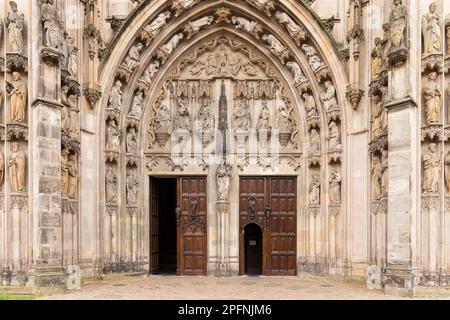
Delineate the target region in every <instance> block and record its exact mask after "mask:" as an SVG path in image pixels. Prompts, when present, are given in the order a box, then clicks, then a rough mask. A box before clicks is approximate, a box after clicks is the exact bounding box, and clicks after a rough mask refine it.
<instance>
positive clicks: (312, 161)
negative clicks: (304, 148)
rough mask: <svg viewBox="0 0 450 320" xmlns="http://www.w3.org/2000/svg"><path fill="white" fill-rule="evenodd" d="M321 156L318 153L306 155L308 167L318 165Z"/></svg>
mask: <svg viewBox="0 0 450 320" xmlns="http://www.w3.org/2000/svg"><path fill="white" fill-rule="evenodd" d="M321 159H322V157H321V156H320V155H310V156H309V157H308V165H309V167H320V162H321Z"/></svg>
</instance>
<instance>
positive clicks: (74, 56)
mask: <svg viewBox="0 0 450 320" xmlns="http://www.w3.org/2000/svg"><path fill="white" fill-rule="evenodd" d="M64 44H65V45H64V47H65V50H64V56H65V60H64V63H63V66H64V67H65V68H67V71H69V74H70V76H71V78H72V79H76V78H77V75H78V48H77V47H76V46H75V39H74V38H73V37H70V36H68V37H67V40H66V41H65V42H64Z"/></svg>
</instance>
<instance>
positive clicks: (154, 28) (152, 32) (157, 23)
mask: <svg viewBox="0 0 450 320" xmlns="http://www.w3.org/2000/svg"><path fill="white" fill-rule="evenodd" d="M171 15H172V14H171V12H170V11H166V12H163V13H160V14H159V15H158V16H157V17H156V18H155V20H153V22H152V23H150V24H148V25H147V26H145V27H144V30H143V31H142V32H141V39H142V40H143V41H144V42H145V44H146V45H147V46H148V45H149V44H150V43H151V41H152V40H153V39H154V38H155V37H156V36H157V35H158V34H159V33H160V32H161V30H162V29H163V28H164V27H165V26H166V24H167V20H169V19H170V17H171Z"/></svg>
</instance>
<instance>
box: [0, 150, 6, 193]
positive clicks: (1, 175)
mask: <svg viewBox="0 0 450 320" xmlns="http://www.w3.org/2000/svg"><path fill="white" fill-rule="evenodd" d="M4 181H5V155H4V154H3V152H0V186H2V185H3V182H4Z"/></svg>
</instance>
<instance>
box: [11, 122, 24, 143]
mask: <svg viewBox="0 0 450 320" xmlns="http://www.w3.org/2000/svg"><path fill="white" fill-rule="evenodd" d="M13 139H17V140H20V139H24V140H25V141H28V127H27V125H25V124H23V123H8V124H6V140H8V141H11V140H13Z"/></svg>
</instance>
